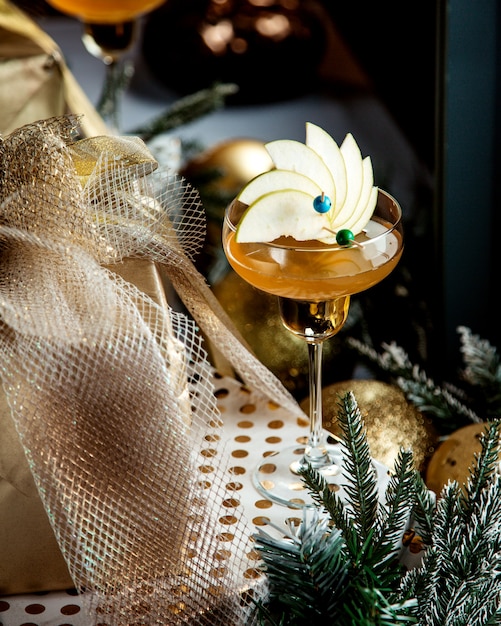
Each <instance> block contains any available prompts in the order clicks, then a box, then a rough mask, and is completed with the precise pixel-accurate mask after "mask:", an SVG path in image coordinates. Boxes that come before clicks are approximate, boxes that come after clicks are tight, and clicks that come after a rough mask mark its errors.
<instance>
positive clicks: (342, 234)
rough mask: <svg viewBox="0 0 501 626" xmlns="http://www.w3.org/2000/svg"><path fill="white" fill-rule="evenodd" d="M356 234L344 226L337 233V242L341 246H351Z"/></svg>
mask: <svg viewBox="0 0 501 626" xmlns="http://www.w3.org/2000/svg"><path fill="white" fill-rule="evenodd" d="M354 239H355V236H354V235H353V233H352V232H351V230H349V229H348V228H342V229H341V230H339V231H338V232H337V233H336V242H337V243H338V244H339V245H340V246H351V244H352V243H353V240H354Z"/></svg>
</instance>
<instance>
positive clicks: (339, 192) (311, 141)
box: [306, 122, 346, 213]
mask: <svg viewBox="0 0 501 626" xmlns="http://www.w3.org/2000/svg"><path fill="white" fill-rule="evenodd" d="M306 145H307V146H309V147H310V148H311V149H312V150H314V151H315V152H316V153H317V154H318V156H319V157H320V158H321V159H322V160H323V162H324V163H325V164H326V165H327V167H328V168H329V170H330V172H331V176H332V178H333V180H334V181H335V185H336V204H335V207H334V213H338V212H339V210H340V209H341V207H342V206H343V204H344V201H345V199H346V165H345V162H344V158H343V154H342V152H341V150H340V148H339V146H338V145H337V143H336V142H335V141H334V139H333V138H332V137H331V136H330V135H329V133H327V132H325V130H323V128H320V126H317V125H316V124H312V123H311V122H306Z"/></svg>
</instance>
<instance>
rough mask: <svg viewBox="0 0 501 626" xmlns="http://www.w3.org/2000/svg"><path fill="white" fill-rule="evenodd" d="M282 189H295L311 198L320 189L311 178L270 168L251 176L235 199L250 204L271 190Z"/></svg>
mask: <svg viewBox="0 0 501 626" xmlns="http://www.w3.org/2000/svg"><path fill="white" fill-rule="evenodd" d="M283 189H297V190H298V191H304V192H305V193H308V194H310V196H311V197H312V202H313V198H315V197H316V196H318V195H320V194H321V193H322V190H321V189H320V187H319V186H318V185H317V183H315V182H314V181H313V180H311V178H308V177H307V176H304V175H303V174H298V173H297V172H292V171H291V170H277V169H275V170H270V171H269V172H264V173H263V174H259V175H258V176H256V177H255V178H253V179H252V180H251V181H250V182H249V183H247V185H245V187H244V188H243V189H242V191H241V192H240V193H239V194H238V196H237V200H239V201H240V202H243V203H244V204H249V205H250V204H252V203H253V202H255V201H256V200H257V199H258V198H260V197H261V196H264V195H266V194H267V193H270V192H272V191H282V190H283Z"/></svg>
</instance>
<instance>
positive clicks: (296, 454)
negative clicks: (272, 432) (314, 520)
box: [253, 444, 343, 509]
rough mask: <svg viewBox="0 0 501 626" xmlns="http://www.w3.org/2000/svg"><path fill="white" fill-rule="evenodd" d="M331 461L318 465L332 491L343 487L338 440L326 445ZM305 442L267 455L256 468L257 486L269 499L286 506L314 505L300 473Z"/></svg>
mask: <svg viewBox="0 0 501 626" xmlns="http://www.w3.org/2000/svg"><path fill="white" fill-rule="evenodd" d="M326 447H327V450H328V452H329V458H330V460H331V463H330V465H327V466H325V467H322V468H320V469H319V471H320V472H321V474H322V475H323V477H324V478H325V480H326V481H327V483H328V484H329V486H330V488H331V490H332V491H336V492H337V491H340V490H341V489H342V480H343V476H342V473H341V467H342V453H341V446H340V445H339V444H334V445H327V446H326ZM304 450H305V449H304V446H301V445H295V446H291V447H290V448H285V449H284V450H280V451H279V452H276V453H274V454H271V455H270V456H268V457H266V458H264V459H263V460H262V461H261V463H260V464H259V465H258V466H257V468H256V469H255V470H254V474H253V482H254V486H255V487H256V489H257V490H258V491H259V493H261V494H262V495H263V496H265V497H266V498H267V499H268V500H271V501H273V502H277V503H278V504H282V505H284V506H288V507H290V508H294V509H300V508H303V507H305V506H313V505H314V504H315V503H314V501H313V499H312V498H311V496H310V494H309V492H308V489H307V487H306V485H305V484H304V482H303V480H302V479H301V477H300V476H299V475H298V469H299V467H300V465H301V461H302V458H303V455H304Z"/></svg>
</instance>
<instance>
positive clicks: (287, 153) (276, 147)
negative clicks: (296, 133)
mask: <svg viewBox="0 0 501 626" xmlns="http://www.w3.org/2000/svg"><path fill="white" fill-rule="evenodd" d="M265 148H266V150H267V151H268V154H269V155H270V157H271V159H272V161H273V162H274V163H275V167H276V168H277V169H279V170H291V171H293V172H298V173H299V174H303V175H304V176H306V177H307V178H311V179H312V180H314V181H315V182H316V183H317V185H318V186H319V187H320V189H321V190H322V191H323V192H324V193H325V194H326V195H327V196H329V198H330V201H331V202H332V206H335V203H336V186H335V183H334V179H333V178H332V174H331V172H330V170H329V168H328V167H327V165H326V164H325V163H324V162H323V160H322V159H321V158H320V157H319V156H318V154H317V153H316V152H315V151H314V150H312V149H311V148H309V147H308V146H306V145H305V144H304V143H301V142H299V141H294V140H293V139H277V140H275V141H271V142H269V143H267V144H265Z"/></svg>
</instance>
